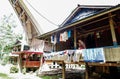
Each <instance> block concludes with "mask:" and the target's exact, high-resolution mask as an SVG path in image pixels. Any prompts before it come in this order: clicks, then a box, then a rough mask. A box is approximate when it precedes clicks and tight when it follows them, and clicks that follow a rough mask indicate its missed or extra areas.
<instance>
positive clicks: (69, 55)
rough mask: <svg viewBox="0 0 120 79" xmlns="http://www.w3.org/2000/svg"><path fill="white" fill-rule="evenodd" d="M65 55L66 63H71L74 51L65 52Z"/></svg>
mask: <svg viewBox="0 0 120 79" xmlns="http://www.w3.org/2000/svg"><path fill="white" fill-rule="evenodd" d="M66 53H67V55H68V59H67V62H73V59H74V58H73V57H74V54H75V50H66Z"/></svg>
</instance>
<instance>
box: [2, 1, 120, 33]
mask: <svg viewBox="0 0 120 79" xmlns="http://www.w3.org/2000/svg"><path fill="white" fill-rule="evenodd" d="M23 1H24V3H25V4H26V6H27V7H28V8H29V10H30V11H31V13H32V14H33V16H34V17H35V19H36V20H37V21H38V23H39V26H42V30H44V31H45V32H44V33H46V32H48V31H51V30H53V29H55V28H58V26H55V25H53V24H51V23H49V22H48V21H46V20H45V19H44V18H42V17H41V16H40V15H39V14H38V13H36V12H35V10H33V9H32V8H31V7H30V5H29V4H28V2H29V3H30V4H31V5H32V6H33V7H34V8H35V9H36V10H37V11H39V13H41V14H42V15H43V16H44V17H46V18H47V19H49V20H50V21H52V22H53V23H54V24H56V25H60V24H62V22H63V21H64V20H65V19H66V18H67V17H68V16H69V14H70V13H71V12H72V11H73V10H74V9H75V8H76V7H77V5H78V4H80V5H117V4H120V0H23ZM10 13H13V15H14V17H15V20H16V23H17V24H18V28H19V29H17V32H22V31H21V29H22V25H21V24H20V21H19V20H18V17H17V16H16V13H15V12H14V10H13V8H12V6H11V5H10V3H9V1H8V0H0V18H1V17H2V16H3V15H10Z"/></svg>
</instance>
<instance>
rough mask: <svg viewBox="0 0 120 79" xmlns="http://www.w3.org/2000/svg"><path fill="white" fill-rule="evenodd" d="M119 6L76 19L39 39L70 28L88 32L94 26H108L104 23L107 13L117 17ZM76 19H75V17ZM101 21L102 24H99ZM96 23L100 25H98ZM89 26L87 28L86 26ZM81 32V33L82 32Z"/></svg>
mask: <svg viewBox="0 0 120 79" xmlns="http://www.w3.org/2000/svg"><path fill="white" fill-rule="evenodd" d="M119 10H120V5H117V6H115V7H112V8H108V9H105V10H101V11H99V12H97V13H95V14H92V15H90V16H87V17H85V18H82V19H80V20H79V19H78V20H76V22H73V23H71V24H67V25H66V26H64V27H60V28H58V29H56V30H53V31H51V32H48V33H46V34H43V35H40V36H39V38H45V37H47V36H49V35H52V34H54V33H56V32H59V31H62V30H65V29H69V28H72V27H76V26H77V27H76V28H80V30H81V29H82V30H84V29H85V30H89V29H92V28H94V26H97V27H100V26H102V25H106V24H108V22H107V21H106V20H107V19H108V13H112V14H113V15H112V16H115V15H114V14H115V13H116V14H117V15H119V13H120V11H119ZM75 18H76V17H75ZM101 20H102V23H100V22H101ZM114 20H115V21H117V20H120V18H118V17H117V18H116V19H114ZM103 21H104V23H103ZM98 23H99V24H100V25H98ZM88 25H89V26H88ZM82 30H81V32H82Z"/></svg>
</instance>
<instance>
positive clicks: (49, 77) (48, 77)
mask: <svg viewBox="0 0 120 79" xmlns="http://www.w3.org/2000/svg"><path fill="white" fill-rule="evenodd" d="M41 78H42V79H59V78H61V76H57V75H54V76H42V77H41Z"/></svg>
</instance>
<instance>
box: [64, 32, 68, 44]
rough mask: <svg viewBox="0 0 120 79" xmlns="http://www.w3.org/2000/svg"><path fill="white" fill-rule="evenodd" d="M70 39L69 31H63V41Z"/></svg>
mask: <svg viewBox="0 0 120 79" xmlns="http://www.w3.org/2000/svg"><path fill="white" fill-rule="evenodd" d="M67 40H68V33H67V31H65V32H64V33H63V41H65V42H66V41H67Z"/></svg>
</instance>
